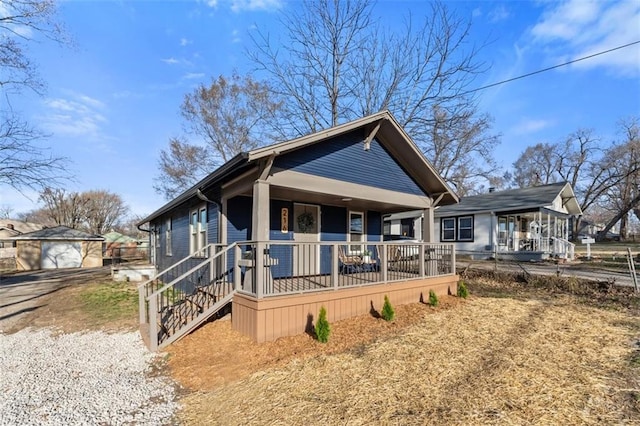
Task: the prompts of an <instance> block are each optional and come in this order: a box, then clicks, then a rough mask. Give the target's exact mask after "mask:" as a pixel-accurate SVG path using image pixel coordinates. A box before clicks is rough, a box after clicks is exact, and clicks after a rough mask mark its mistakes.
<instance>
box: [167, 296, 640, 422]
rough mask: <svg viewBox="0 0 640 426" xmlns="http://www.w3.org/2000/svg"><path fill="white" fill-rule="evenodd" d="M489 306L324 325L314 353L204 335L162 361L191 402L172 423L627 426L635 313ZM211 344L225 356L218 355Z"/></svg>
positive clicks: (634, 387)
mask: <svg viewBox="0 0 640 426" xmlns="http://www.w3.org/2000/svg"><path fill="white" fill-rule="evenodd" d="M470 287H471V290H472V291H473V290H474V287H473V286H470ZM481 287H482V286H478V287H477V288H478V292H480V288H481ZM520 287H522V286H520ZM493 290H494V292H495V291H496V289H493ZM485 293H486V292H485ZM497 293H499V294H500V295H501V296H502V297H500V298H496V297H477V296H475V297H472V298H471V299H468V300H467V301H463V302H461V303H458V301H457V299H455V298H451V299H452V300H449V301H448V302H447V303H445V306H444V309H442V308H438V309H436V310H434V309H432V308H430V307H428V306H424V305H418V304H416V305H412V306H410V307H406V308H404V307H398V309H397V312H398V319H397V320H396V323H394V324H385V323H384V321H383V320H380V319H374V318H372V317H361V318H358V319H352V320H347V321H342V322H338V323H335V324H332V326H333V331H332V335H331V341H330V342H329V344H327V345H322V344H320V343H317V342H315V341H313V340H311V338H310V337H309V336H296V337H295V338H287V339H279V340H278V341H276V342H272V343H269V344H266V345H256V344H253V343H251V342H250V341H248V339H247V340H243V337H242V336H238V335H236V334H235V332H233V331H232V330H231V329H230V326H229V324H228V322H227V323H226V324H224V323H223V322H219V323H217V325H215V324H216V323H213V324H210V325H207V326H205V327H203V328H202V329H201V330H199V331H198V332H196V333H194V334H193V335H192V336H190V337H189V338H188V339H185V340H183V341H182V342H180V343H178V344H177V345H174V348H173V349H172V350H171V352H170V356H169V357H170V361H169V364H170V366H171V368H172V370H173V372H174V375H175V377H177V378H178V379H179V380H180V381H181V382H182V383H183V384H184V385H185V386H186V387H188V388H189V389H190V391H191V392H190V393H189V394H187V395H186V396H185V397H184V398H183V400H182V404H183V406H184V408H183V410H182V412H181V413H180V420H181V421H182V422H184V423H185V424H202V425H215V424H224V425H247V424H256V425H258V424H292V425H309V424H326V425H334V424H335V425H338V424H340V425H343V424H349V425H358V424H372V423H375V424H402V425H406V424H420V425H422V424H438V425H442V424H460V425H469V424H572V425H574V424H594V425H595V424H598V425H600V424H640V404H639V401H638V400H639V399H640V379H639V378H638V373H640V365H638V364H640V356H639V354H638V349H639V348H638V338H639V337H640V320H639V317H638V316H637V312H636V311H633V310H629V309H627V308H625V307H622V306H620V304H615V305H605V307H603V306H602V305H598V306H596V305H595V304H590V303H585V299H584V298H583V297H579V296H575V295H568V294H559V292H558V291H552V292H551V291H538V290H534V291H532V292H529V293H528V294H526V295H523V294H522V293H521V292H520V293H518V295H517V298H512V297H504V296H505V295H506V294H503V293H501V292H497ZM509 294H511V293H509ZM403 317H404V318H403ZM358 324H360V325H358ZM362 324H365V326H362ZM214 325H215V329H214V327H213V326H214ZM354 329H355V330H356V331H357V332H358V333H360V335H361V336H360V337H358V336H357V335H353V330H354ZM366 330H373V333H371V332H367V331H366ZM199 334H200V336H198V335H199ZM205 335H206V337H207V340H206V341H208V342H209V344H206V345H203V343H202V342H203V341H204V340H203V339H202V337H204V336H205ZM218 338H220V340H218ZM224 338H227V339H232V341H233V342H234V344H235V346H234V347H231V346H229V345H226V344H223V343H220V342H222V341H223V340H222V339H224ZM189 339H198V340H199V342H200V345H199V347H200V348H202V346H205V347H206V349H201V351H200V352H199V353H197V354H193V355H192V356H193V357H197V358H199V360H200V362H199V363H194V362H193V361H194V360H193V359H189V358H188V355H187V353H188V352H189V349H188V348H189V347H191V348H193V347H195V341H194V340H191V341H190V340H189ZM192 345H193V346H192ZM217 347H220V348H221V351H218V350H217ZM225 348H226V349H225ZM220 352H221V353H222V354H221V355H220ZM216 354H218V355H216ZM216 357H218V358H216ZM210 361H211V362H210ZM198 364H201V365H202V366H201V367H198ZM216 369H217V370H216ZM216 371H217V372H216Z"/></svg>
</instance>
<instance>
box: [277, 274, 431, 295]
mask: <svg viewBox="0 0 640 426" xmlns="http://www.w3.org/2000/svg"><path fill="white" fill-rule="evenodd" d="M417 277H419V275H418V274H416V273H411V272H402V271H389V272H388V274H387V281H396V280H407V279H415V278H417ZM380 282H383V279H382V272H380V271H362V272H352V273H348V274H339V275H338V282H337V285H336V286H335V287H337V288H343V287H353V286H358V285H367V284H373V283H380ZM333 287H334V285H332V283H331V275H330V274H327V275H308V276H298V277H287V278H275V279H274V280H273V294H274V295H277V294H286V293H296V292H302V291H313V290H326V289H330V288H333Z"/></svg>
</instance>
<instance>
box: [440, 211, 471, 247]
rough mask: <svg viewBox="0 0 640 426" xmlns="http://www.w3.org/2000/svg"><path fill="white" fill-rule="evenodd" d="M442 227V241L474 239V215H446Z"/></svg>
mask: <svg viewBox="0 0 640 426" xmlns="http://www.w3.org/2000/svg"><path fill="white" fill-rule="evenodd" d="M440 229H441V232H440V241H473V216H461V217H444V218H442V219H441V221H440Z"/></svg>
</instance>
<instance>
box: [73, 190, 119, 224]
mask: <svg viewBox="0 0 640 426" xmlns="http://www.w3.org/2000/svg"><path fill="white" fill-rule="evenodd" d="M82 196H83V197H84V198H85V199H86V200H87V204H86V211H85V223H86V227H87V229H88V230H89V232H92V233H94V234H104V233H106V232H109V231H110V230H112V229H114V228H116V227H117V226H119V225H120V223H121V222H122V221H123V220H124V219H125V218H126V216H127V214H128V213H129V207H127V206H126V205H125V203H124V201H122V198H121V197H120V196H119V195H118V194H114V193H111V192H108V191H104V190H98V191H87V192H84V193H83V194H82Z"/></svg>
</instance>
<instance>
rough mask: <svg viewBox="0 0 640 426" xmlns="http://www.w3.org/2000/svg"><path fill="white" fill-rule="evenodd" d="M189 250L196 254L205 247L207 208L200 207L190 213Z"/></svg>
mask: <svg viewBox="0 0 640 426" xmlns="http://www.w3.org/2000/svg"><path fill="white" fill-rule="evenodd" d="M189 233H190V240H189V241H190V242H189V244H190V250H191V254H194V253H197V252H199V251H200V250H202V249H203V248H205V246H206V245H207V208H206V207H200V208H198V209H196V210H192V211H191V216H190V219H189Z"/></svg>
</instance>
